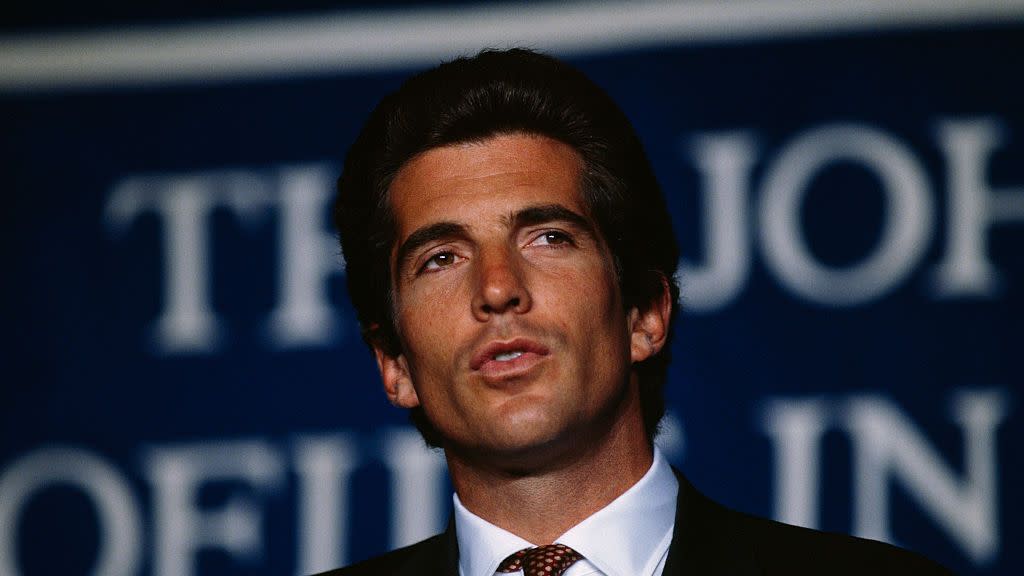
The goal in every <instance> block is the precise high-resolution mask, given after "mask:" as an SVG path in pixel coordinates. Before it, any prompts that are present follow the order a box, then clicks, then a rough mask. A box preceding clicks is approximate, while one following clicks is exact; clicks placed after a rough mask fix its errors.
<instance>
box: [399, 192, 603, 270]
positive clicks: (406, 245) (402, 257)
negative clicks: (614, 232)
mask: <svg viewBox="0 0 1024 576" xmlns="http://www.w3.org/2000/svg"><path fill="white" fill-rule="evenodd" d="M503 220H504V222H506V223H507V224H508V225H510V227H511V228H513V229H519V228H525V227H527V226H536V225H538V224H545V223H547V222H566V223H568V224H571V225H573V226H574V227H576V228H579V229H580V230H581V231H582V232H584V233H585V234H587V235H589V236H591V237H594V236H595V231H594V226H593V225H592V224H591V223H590V221H589V220H587V219H586V218H585V217H584V216H583V215H582V214H579V213H577V212H574V211H572V210H570V209H568V208H566V207H565V206H562V205H561V204H541V205H536V206H527V207H526V208H523V209H522V210H519V211H518V212H515V213H514V214H511V215H509V216H507V217H505V218H504V219H503ZM468 236H469V230H468V229H467V228H466V226H464V225H462V224H459V223H458V222H452V221H442V222H435V223H433V224H429V225H427V226H424V227H422V228H419V229H417V230H415V231H414V232H413V233H412V234H409V237H408V238H406V239H405V241H404V242H402V244H401V246H399V247H398V252H397V264H398V266H397V269H398V270H401V269H402V268H404V267H405V266H406V264H407V263H408V260H409V259H411V258H412V255H413V254H414V253H415V252H416V250H418V249H419V248H420V247H422V246H424V245H426V244H430V243H431V242H434V241H436V240H440V239H442V238H454V237H463V238H465V237H468Z"/></svg>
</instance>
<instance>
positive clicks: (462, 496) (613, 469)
mask: <svg viewBox="0 0 1024 576" xmlns="http://www.w3.org/2000/svg"><path fill="white" fill-rule="evenodd" d="M603 436H604V437H603V438H600V439H598V441H597V442H594V439H593V438H591V439H590V442H591V444H590V445H589V446H590V447H589V449H588V450H586V451H584V452H580V451H579V448H578V447H577V448H575V450H567V451H566V452H569V453H567V454H560V455H559V456H558V457H557V458H548V459H547V460H548V462H546V463H545V462H541V463H534V464H533V465H523V464H522V463H520V464H517V465H515V466H509V464H508V462H509V461H510V459H506V458H502V459H497V458H495V459H493V460H499V462H497V463H489V462H486V461H481V460H480V459H476V458H467V457H463V456H462V455H460V454H459V453H458V452H457V451H453V450H446V452H445V456H446V458H447V460H448V470H449V473H450V474H451V478H452V484H453V485H454V487H455V491H456V493H458V495H459V500H460V501H461V502H462V504H463V505H464V506H465V507H466V508H467V509H468V510H470V511H471V512H473V513H474V514H476V515H477V516H479V517H481V518H483V519H485V520H487V521H488V522H490V523H492V524H494V525H495V526H499V527H501V528H503V529H505V530H508V531H509V532H511V533H513V534H515V535H517V536H519V537H521V538H523V539H525V540H527V541H529V542H531V543H533V544H536V545H543V544H550V543H552V542H554V540H555V539H556V538H558V537H559V536H561V535H562V534H564V533H565V532H566V531H568V530H569V529H570V528H572V527H573V526H575V525H576V524H579V523H580V522H582V521H583V520H584V519H586V518H587V517H589V516H590V515H592V514H593V513H595V512H597V511H598V510H600V509H602V508H604V507H605V506H607V505H608V504H609V503H611V502H612V500H615V499H616V498H618V497H619V496H620V495H622V493H623V492H625V491H626V490H628V489H629V488H630V487H632V486H633V485H634V484H636V483H637V482H638V481H639V480H640V478H642V477H643V475H644V474H646V473H647V471H648V470H649V469H650V467H651V463H652V462H653V457H654V456H653V449H652V447H651V444H650V442H649V441H648V440H647V436H646V433H645V432H644V429H643V422H642V420H641V419H639V418H626V419H622V420H620V421H619V422H618V423H617V425H616V426H614V427H613V429H612V430H611V431H609V433H608V434H606V435H603ZM571 448H572V446H571V443H570V449H571ZM511 461H514V459H511ZM552 463H554V464H552Z"/></svg>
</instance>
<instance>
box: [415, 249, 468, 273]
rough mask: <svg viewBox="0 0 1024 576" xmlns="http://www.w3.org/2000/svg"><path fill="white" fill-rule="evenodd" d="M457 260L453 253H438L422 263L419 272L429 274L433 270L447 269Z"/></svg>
mask: <svg viewBox="0 0 1024 576" xmlns="http://www.w3.org/2000/svg"><path fill="white" fill-rule="evenodd" d="M458 260H459V257H458V256H456V255H455V253H454V252H450V251H446V252H438V253H437V254H434V255H433V256H431V257H430V258H429V259H428V260H427V261H426V262H424V263H423V266H422V267H421V268H420V272H431V271H434V270H440V269H442V268H447V267H449V266H451V265H452V264H454V263H455V262H457V261H458Z"/></svg>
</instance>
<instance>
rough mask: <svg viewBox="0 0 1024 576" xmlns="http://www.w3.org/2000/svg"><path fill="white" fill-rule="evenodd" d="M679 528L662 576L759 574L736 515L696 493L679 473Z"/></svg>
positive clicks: (673, 536) (677, 474)
mask: <svg viewBox="0 0 1024 576" xmlns="http://www.w3.org/2000/svg"><path fill="white" fill-rule="evenodd" d="M673 470H674V471H675V473H676V478H677V479H678V480H679V497H678V499H677V502H676V525H675V529H674V530H673V534H672V543H671V544H670V545H669V549H668V558H667V559H666V561H665V570H664V572H663V573H662V574H663V576H681V575H686V576H692V575H694V574H702V575H703V574H730V575H747V574H750V575H753V574H759V573H760V570H759V569H758V567H757V563H756V561H755V558H754V555H753V551H752V548H751V546H750V542H749V541H748V539H747V538H746V536H745V535H744V532H743V530H742V529H741V528H740V526H739V524H738V523H737V522H736V521H735V514H734V513H733V512H731V511H729V510H728V509H726V508H724V507H722V506H720V505H719V504H717V503H715V502H713V501H712V500H710V499H708V498H707V497H706V496H704V495H703V494H701V493H700V492H698V491H697V489H696V488H694V487H693V485H691V484H690V482H689V481H687V479H686V477H685V476H683V475H682V473H681V472H679V471H678V470H675V469H673Z"/></svg>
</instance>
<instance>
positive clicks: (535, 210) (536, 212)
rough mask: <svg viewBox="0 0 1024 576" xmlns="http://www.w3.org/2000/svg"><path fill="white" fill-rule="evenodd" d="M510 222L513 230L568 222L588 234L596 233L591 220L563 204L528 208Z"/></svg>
mask: <svg viewBox="0 0 1024 576" xmlns="http://www.w3.org/2000/svg"><path fill="white" fill-rule="evenodd" d="M509 220H510V221H511V222H512V225H513V228H525V227H526V226H536V225H537V224H544V223H546V222H567V223H569V224H572V225H573V226H575V227H577V228H580V229H581V230H583V231H584V232H586V233H587V234H591V235H593V233H594V227H593V226H592V225H591V224H590V221H589V220H587V219H586V218H584V217H583V215H582V214H578V213H576V212H573V211H572V210H570V209H568V208H566V207H565V206H562V205H561V204H542V205H540V206H528V207H526V208H523V209H522V210H520V211H519V212H516V213H515V214H513V215H512V217H511V218H510V219H509Z"/></svg>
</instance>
